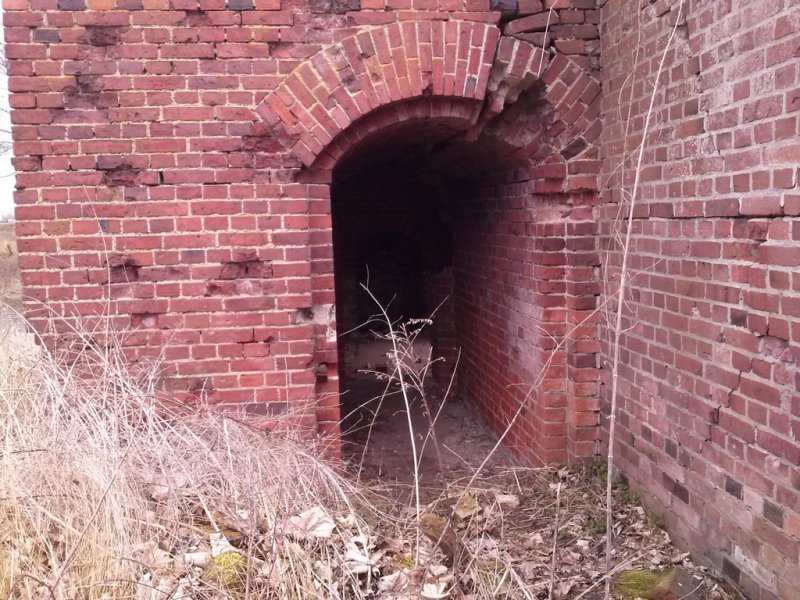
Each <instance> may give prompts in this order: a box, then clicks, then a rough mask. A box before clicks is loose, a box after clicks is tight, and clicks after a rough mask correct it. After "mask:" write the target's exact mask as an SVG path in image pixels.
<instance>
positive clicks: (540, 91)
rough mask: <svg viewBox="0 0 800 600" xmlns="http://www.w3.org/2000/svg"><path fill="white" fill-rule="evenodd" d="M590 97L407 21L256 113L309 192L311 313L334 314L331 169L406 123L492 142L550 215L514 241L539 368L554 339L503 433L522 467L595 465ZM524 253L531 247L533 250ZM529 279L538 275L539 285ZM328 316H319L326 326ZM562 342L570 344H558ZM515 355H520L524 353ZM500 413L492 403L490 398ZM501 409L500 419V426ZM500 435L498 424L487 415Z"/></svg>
mask: <svg viewBox="0 0 800 600" xmlns="http://www.w3.org/2000/svg"><path fill="white" fill-rule="evenodd" d="M599 92H600V86H599V84H598V83H597V81H596V79H595V78H594V77H593V76H592V75H591V74H590V73H589V72H587V71H586V70H585V69H583V68H582V67H581V66H580V65H579V64H578V63H576V62H575V61H574V60H572V59H570V58H568V57H566V56H563V55H555V56H552V57H551V56H550V55H549V54H547V53H545V52H543V51H542V50H541V49H539V48H536V47H534V46H532V45H531V44H529V43H527V42H525V41H522V40H520V39H517V38H511V37H504V36H501V34H500V31H499V29H498V28H497V27H495V26H493V25H490V24H486V23H481V22H471V21H457V20H453V21H447V22H443V21H421V20H420V21H406V22H400V23H392V24H389V25H386V26H378V27H369V28H365V29H363V30H361V31H358V32H356V33H352V34H351V35H348V36H347V37H345V38H343V39H342V40H341V41H339V42H337V43H335V44H332V45H330V46H327V47H325V48H323V49H322V50H320V51H318V52H317V53H316V54H315V55H313V56H311V57H310V58H309V59H307V60H306V61H304V62H303V63H301V64H300V65H299V66H298V67H296V68H295V70H294V71H293V72H292V73H291V74H290V75H288V76H287V77H286V78H285V80H284V82H283V83H282V84H281V85H280V86H278V87H277V88H276V89H275V90H273V91H272V92H270V93H269V94H267V96H266V97H265V98H264V100H263V102H262V103H261V104H260V105H259V107H258V112H259V114H260V115H261V116H262V117H263V119H264V121H265V125H264V126H263V127H264V131H262V134H265V135H267V136H270V137H271V138H272V139H275V140H278V141H280V143H281V145H282V146H283V147H284V148H285V150H286V152H287V153H288V155H289V156H290V157H291V158H292V160H291V162H292V163H293V164H294V165H295V167H299V170H297V171H296V173H297V175H296V177H297V181H299V182H304V183H305V184H309V185H308V186H307V190H308V191H307V193H308V195H309V199H310V200H311V203H310V207H309V208H310V213H311V214H310V216H311V219H312V222H313V223H315V225H316V226H315V227H313V228H312V229H313V231H312V232H311V237H312V240H314V242H313V244H312V250H311V251H312V257H313V259H312V300H313V303H314V305H315V306H318V307H322V308H321V311H322V312H325V311H326V310H328V311H329V310H330V309H328V308H325V307H331V306H333V303H334V301H335V298H334V296H335V294H334V286H333V281H334V277H333V261H332V253H331V252H332V251H331V248H332V244H333V236H332V229H331V224H332V220H331V198H330V194H331V191H330V185H329V184H330V183H331V181H332V178H333V172H334V169H335V168H336V167H337V165H340V164H341V162H342V161H343V159H344V158H346V157H347V155H348V154H349V153H350V152H351V151H353V150H354V149H358V148H361V149H363V147H364V146H363V145H364V144H365V143H369V140H370V139H373V140H374V139H376V138H377V139H381V138H382V139H384V140H385V139H386V136H385V133H386V131H391V130H392V129H393V128H402V127H403V126H405V125H407V124H409V123H411V122H414V121H429V122H434V121H436V122H446V123H447V124H448V126H449V127H450V128H451V129H452V130H453V131H455V132H458V135H459V136H460V137H461V138H463V139H465V140H468V141H469V140H473V141H474V140H479V139H481V138H483V139H484V140H492V139H493V140H502V143H503V144H504V145H505V146H506V147H509V148H511V150H512V152H513V158H514V160H517V161H518V162H519V164H521V165H523V169H522V170H523V171H524V175H522V180H520V182H518V183H516V184H515V185H517V186H519V187H524V188H525V189H526V190H528V191H527V192H526V193H527V194H529V198H532V199H534V200H536V199H538V200H543V202H542V205H543V206H544V205H548V206H551V207H559V208H558V209H557V210H556V209H552V208H548V209H543V211H542V212H541V214H539V213H538V212H537V216H536V217H535V219H534V222H531V223H530V225H528V226H527V230H526V235H527V236H529V239H530V240H534V241H535V244H534V245H533V246H532V247H531V248H530V252H531V253H532V254H531V256H532V257H533V258H532V260H534V263H533V264H535V265H539V266H538V267H536V269H537V274H536V275H534V276H533V278H532V279H531V281H530V283H529V285H530V286H532V288H531V293H532V294H533V296H534V297H535V300H532V302H533V303H534V304H535V305H536V306H537V307H538V308H536V313H535V314H536V317H535V318H536V319H538V321H537V323H538V324H533V325H531V324H530V323H527V324H526V323H522V324H521V326H522V327H526V326H531V327H533V328H536V327H538V328H539V329H540V330H541V331H539V332H537V333H535V334H533V333H531V334H530V337H532V338H536V337H537V336H539V337H540V343H539V345H540V348H539V349H538V350H536V351H535V352H536V353H537V355H538V354H541V357H540V358H538V359H537V360H539V362H540V363H544V362H545V360H546V359H545V355H548V356H549V353H550V352H551V350H552V348H550V347H549V344H550V341H552V340H563V344H564V345H563V346H559V348H560V350H559V352H558V355H557V356H556V359H555V361H554V362H552V363H547V364H548V365H549V366H548V369H547V375H546V377H544V379H543V384H542V387H543V391H542V393H541V397H540V398H538V399H537V400H536V402H535V409H534V410H532V412H531V414H529V415H527V416H526V417H525V418H526V419H528V424H527V425H526V426H525V427H527V429H525V428H521V429H520V431H519V432H515V434H514V435H515V436H516V439H515V442H514V443H515V444H517V445H519V446H520V447H524V448H527V449H528V450H526V452H529V453H530V456H531V457H532V458H533V460H534V462H547V461H566V460H580V459H581V458H582V457H587V456H593V455H594V452H595V449H596V442H597V439H598V431H599V430H598V428H597V424H598V404H597V399H596V398H597V395H596V379H597V371H596V352H597V348H596V341H595V337H594V336H595V333H594V321H593V320H591V319H590V318H589V319H588V320H587V318H588V317H589V316H590V315H591V313H592V311H593V310H594V308H595V306H596V295H597V293H598V290H597V286H596V281H595V279H596V268H595V267H596V264H597V261H598V259H597V254H596V251H595V244H596V240H595V234H596V227H595V224H594V221H593V219H592V215H591V207H592V205H593V204H594V202H595V201H596V190H597V181H596V175H597V172H598V169H599V160H598V154H597V149H596V146H595V141H596V139H597V137H598V135H599V133H600V121H599ZM531 243H533V242H531ZM539 271H541V272H542V273H545V274H544V275H539V274H538V273H539ZM327 314H330V313H327ZM567 332H571V334H570V335H572V336H573V337H574V338H575V339H573V340H568V339H566V337H565V336H567V335H568V333H567ZM329 333H330V332H329V330H328V329H327V328H325V327H323V328H320V331H319V332H318V334H317V335H316V336H315V359H314V362H315V364H318V365H320V366H321V370H320V373H322V374H323V376H322V377H319V376H318V378H317V384H316V389H317V392H316V397H317V411H316V413H317V423H318V428H319V430H320V431H321V432H337V431H338V399H337V392H338V391H339V389H338V386H339V382H338V378H337V376H336V369H332V368H331V367H332V366H333V365H335V364H336V363H337V361H338V354H337V347H336V342H335V339H332V338H331V337H330V335H329ZM524 344H529V340H526V341H525V342H524ZM501 401H502V399H501ZM507 413H508V410H506V413H505V414H506V416H507ZM494 417H496V418H497V421H496V423H497V426H498V427H500V428H502V427H503V423H502V420H503V418H505V417H504V415H502V414H498V415H495V416H494Z"/></svg>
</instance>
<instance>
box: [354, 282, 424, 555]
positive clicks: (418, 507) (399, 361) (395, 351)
mask: <svg viewBox="0 0 800 600" xmlns="http://www.w3.org/2000/svg"><path fill="white" fill-rule="evenodd" d="M361 287H362V288H363V289H364V291H365V292H367V294H369V297H370V298H372V300H373V302H375V304H376V305H377V306H378V310H380V312H381V315H382V316H383V319H384V322H385V323H386V325H387V326H388V327H389V339H390V340H391V342H392V355H393V357H394V361H395V371H396V373H397V378H398V381H399V383H400V392H401V393H402V394H403V403H404V404H405V407H406V418H407V420H408V437H409V439H410V440H411V455H412V457H413V459H414V505H415V506H414V508H415V517H416V521H417V523H419V517H420V514H421V512H422V502H421V501H420V483H419V459H418V455H417V440H416V437H415V433H414V423H413V421H412V420H411V400H410V399H409V397H408V388H407V386H406V380H405V372H404V371H405V369H404V366H403V364H404V363H403V357H401V356H400V350H399V348H398V346H397V335H396V334H395V330H394V324H393V323H392V319H391V318H390V317H389V313H387V312H386V309H385V308H384V307H383V305H382V304H381V303H380V301H379V300H378V299H377V298H376V297H375V296H374V295H373V293H372V292H371V291H370V290H369V288H368V287H367V286H366V285H364V284H361ZM415 535H416V539H415V544H414V565H415V566H417V565H418V564H419V551H420V541H421V534H420V529H419V527H415Z"/></svg>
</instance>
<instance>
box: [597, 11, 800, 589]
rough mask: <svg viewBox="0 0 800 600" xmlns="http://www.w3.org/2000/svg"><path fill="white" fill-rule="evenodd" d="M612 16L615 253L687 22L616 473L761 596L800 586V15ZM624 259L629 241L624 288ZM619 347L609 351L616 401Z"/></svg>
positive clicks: (669, 103)
mask: <svg viewBox="0 0 800 600" xmlns="http://www.w3.org/2000/svg"><path fill="white" fill-rule="evenodd" d="M601 23H602V30H601V41H602V51H601V64H602V69H601V78H602V83H603V94H604V100H603V113H604V127H603V133H602V138H601V147H602V149H603V181H604V183H605V185H604V188H603V189H602V199H603V201H604V205H603V208H602V210H601V211H600V213H599V216H600V227H601V229H602V231H603V234H604V237H605V239H604V241H603V244H602V245H603V247H604V248H605V247H607V245H608V239H607V237H608V235H609V233H611V230H612V226H613V223H614V221H613V219H615V217H616V215H617V211H618V202H619V199H620V195H619V191H620V189H621V187H622V186H623V185H624V186H625V187H626V189H628V190H630V189H631V183H632V178H633V176H634V173H633V171H634V168H633V163H634V160H635V158H636V157H635V153H634V158H633V159H632V160H629V161H627V162H625V161H623V154H624V153H632V152H634V150H635V149H636V145H637V144H638V143H639V141H640V139H641V132H642V127H643V123H644V115H645V113H646V111H647V107H648V105H649V102H650V93H651V90H652V86H653V81H654V77H655V74H656V69H657V68H658V61H659V60H660V58H661V54H662V52H663V49H664V48H665V46H666V42H667V39H668V36H669V34H670V32H671V31H672V29H673V27H674V26H677V28H676V29H675V37H674V39H673V42H672V46H671V47H670V49H669V51H668V52H667V54H666V57H665V61H664V69H663V72H662V75H661V81H660V85H659V91H658V93H657V94H656V96H655V104H654V109H653V113H652V130H651V133H650V134H649V136H648V138H647V145H646V148H645V152H644V156H643V168H642V170H641V188H640V194H639V198H640V202H639V205H638V206H637V208H636V210H635V212H634V222H633V236H632V243H631V246H630V257H629V259H630V267H631V269H632V271H631V279H630V287H631V289H630V291H629V293H628V295H627V307H628V308H629V310H630V312H629V313H627V314H626V318H625V320H624V321H625V322H624V325H623V327H624V334H623V336H622V348H621V364H620V368H619V376H620V387H619V390H620V396H619V398H620V414H619V418H618V421H617V426H618V432H619V438H618V445H619V447H618V449H617V456H618V460H619V466H620V468H621V469H622V471H623V472H624V473H625V474H626V475H627V477H628V478H629V479H630V480H631V482H632V483H633V484H634V485H635V486H636V487H637V488H638V489H640V490H642V492H643V494H644V496H645V498H646V499H647V500H648V501H649V502H650V503H651V505H652V507H653V509H654V510H656V511H658V512H663V514H664V518H665V521H666V523H667V526H668V529H669V530H670V532H671V533H672V534H673V535H674V537H675V538H676V539H678V540H679V541H680V543H682V544H684V545H685V547H687V548H690V549H692V550H693V552H695V553H696V556H697V557H698V558H700V559H702V560H704V561H705V562H706V563H708V564H709V565H711V566H713V567H714V568H715V569H716V570H717V571H719V572H722V573H724V574H725V576H726V577H727V578H728V579H729V580H731V581H732V582H734V583H735V584H737V585H738V586H739V587H740V588H741V589H742V590H743V591H744V592H745V593H746V594H747V596H748V597H749V598H754V599H758V598H760V599H762V600H766V599H776V598H781V599H783V598H798V597H800V596H799V595H798V594H799V593H800V592H798V590H800V566H798V549H799V548H800V371H798V361H799V360H800V270H798V267H800V219H799V218H798V215H800V191H799V190H798V163H800V142H799V141H798V140H799V139H800V137H799V136H800V128H798V123H800V110H799V109H800V86H799V84H800V79H798V69H800V60H798V57H799V56H800V54H799V52H800V33H799V32H800V10H798V6H797V3H796V2H792V1H782V0H765V1H758V2H746V1H738V2H732V1H730V0H724V1H720V2H699V1H691V2H688V1H687V2H683V3H681V2H666V1H663V0H658V1H657V2H625V1H620V0H609V1H608V2H607V3H605V6H603V8H602V19H601ZM639 36H641V39H640V45H639V47H640V48H641V50H640V52H639V53H638V54H636V53H635V52H634V51H633V49H634V48H636V46H637V37H639ZM629 109H632V112H631V114H632V115H633V118H632V119H631V121H630V123H626V122H625V120H624V119H621V118H620V115H623V116H624V115H626V114H628V111H629ZM626 128H627V129H626ZM626 133H627V136H626ZM623 164H624V165H625V171H624V172H623V170H622V169H621V167H622V165H623ZM620 258H621V255H620V252H619V247H618V246H616V245H612V251H611V253H610V254H609V255H608V257H607V260H606V261H605V263H604V273H603V280H604V281H606V282H607V284H608V286H609V289H612V290H613V289H614V286H615V285H616V282H617V281H618V279H617V276H618V270H619V266H620ZM608 336H609V332H607V331H605V332H602V331H601V336H600V337H601V339H604V340H606V341H608V340H609V337H608ZM610 356H611V348H610V346H609V345H608V343H605V344H604V347H603V361H602V363H603V364H604V365H606V366H605V367H604V369H603V378H602V380H603V385H602V397H603V400H604V404H603V405H604V407H605V409H606V413H607V407H608V402H607V401H608V399H609V391H610V383H611V379H610V371H609V369H608V368H607V365H608V363H609V361H610Z"/></svg>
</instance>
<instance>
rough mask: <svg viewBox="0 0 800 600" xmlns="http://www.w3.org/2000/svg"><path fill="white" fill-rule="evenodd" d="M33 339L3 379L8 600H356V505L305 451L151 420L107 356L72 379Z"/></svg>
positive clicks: (87, 355)
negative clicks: (349, 557)
mask: <svg viewBox="0 0 800 600" xmlns="http://www.w3.org/2000/svg"><path fill="white" fill-rule="evenodd" d="M27 335H28V334H25V333H23V332H22V331H21V330H20V329H19V328H16V327H7V329H6V339H5V343H4V348H5V349H6V351H5V352H4V356H3V357H2V365H1V366H0V378H2V380H1V381H0V422H2V423H3V424H4V428H3V431H2V433H1V434H0V439H2V454H0V498H2V502H0V597H3V598H9V597H16V598H50V599H53V600H55V599H59V600H60V599H62V598H64V599H66V598H153V599H155V598H167V597H181V596H180V595H178V596H169V594H176V593H181V594H183V597H184V598H188V597H193V598H216V597H220V598H221V597H230V598H234V597H253V598H312V597H317V595H320V597H323V596H327V595H328V594H327V592H326V591H325V590H326V589H327V588H330V589H336V590H337V594H336V596H337V597H341V598H353V597H356V598H358V597H361V592H360V588H361V586H362V581H361V578H360V576H359V575H358V573H357V572H356V571H357V569H348V568H346V566H345V565H346V557H345V554H346V553H347V552H348V550H350V549H351V548H350V547H351V546H353V545H354V544H356V545H357V544H358V539H359V534H360V533H361V532H360V524H359V521H358V519H356V517H355V515H354V511H353V509H352V507H351V504H350V493H351V492H352V489H351V488H350V486H349V484H348V483H347V481H346V480H345V479H343V478H342V476H341V475H340V474H338V473H337V472H336V471H335V470H333V469H332V468H331V467H330V466H328V465H326V464H325V463H323V462H322V461H320V460H318V458H317V457H316V456H314V455H313V454H312V453H310V452H309V451H308V450H307V448H306V447H305V445H302V444H301V443H299V442H297V441H295V440H293V439H292V438H291V436H289V435H288V434H286V435H277V434H267V433H264V432H261V431H255V430H252V429H251V428H249V427H248V426H246V425H244V424H241V423H238V422H236V421H234V420H232V419H230V418H226V417H223V416H220V415H218V414H214V413H213V412H211V411H208V410H203V409H197V410H193V411H191V412H187V411H186V410H185V409H183V410H181V411H180V412H177V411H171V410H169V409H168V407H165V406H157V404H156V402H155V401H154V399H155V393H154V382H155V380H156V376H157V372H156V371H155V370H154V369H152V368H150V369H147V368H140V369H137V370H135V371H134V370H130V369H129V368H128V367H127V366H126V365H125V363H124V362H123V361H122V360H121V359H120V356H119V355H118V354H117V352H116V349H115V347H114V346H113V345H111V346H110V347H109V348H97V347H95V346H93V345H92V344H91V343H89V342H90V340H89V338H88V337H87V338H86V340H85V341H86V344H85V349H84V351H83V353H82V354H81V355H80V356H79V357H77V358H78V360H77V361H75V362H73V363H71V364H70V365H66V364H59V363H56V362H54V361H53V360H52V359H50V358H49V357H48V355H47V354H46V353H44V352H41V351H38V350H37V349H36V348H35V347H34V346H33V345H32V344H31V343H30V341H29V340H28V339H26V336H27ZM12 349H13V350H12ZM315 507H323V508H322V510H316V511H312V512H311V513H308V514H306V515H304V518H301V519H298V515H302V514H303V513H304V512H305V511H308V510H309V509H315ZM293 518H294V520H292V519H293ZM334 519H337V521H336V523H337V524H336V526H334V527H332V528H330V530H328V524H329V523H331V524H332V523H334V521H333V520H334ZM229 544H234V546H230V545H229ZM214 546H217V547H214ZM351 554H354V552H351ZM318 564H323V565H332V566H336V568H330V569H328V570H323V571H320V570H319V569H318Z"/></svg>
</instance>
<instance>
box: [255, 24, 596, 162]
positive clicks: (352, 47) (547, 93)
mask: <svg viewBox="0 0 800 600" xmlns="http://www.w3.org/2000/svg"><path fill="white" fill-rule="evenodd" d="M539 81H541V82H542V83H543V84H544V99H545V100H546V102H547V103H548V104H549V105H550V106H552V107H553V108H555V109H556V110H557V112H558V113H559V114H560V115H562V116H563V117H565V118H564V119H563V120H564V121H565V122H564V123H563V124H562V126H561V129H560V130H561V131H564V132H566V135H565V136H564V137H566V138H568V139H567V140H566V142H560V143H562V144H563V143H570V142H572V141H573V140H574V139H576V138H577V137H578V136H581V135H583V134H584V133H585V132H586V131H588V130H590V128H589V123H588V122H586V120H585V119H578V118H577V117H573V118H569V117H570V116H572V115H575V114H576V113H577V112H580V111H583V110H586V109H588V108H591V106H590V105H592V104H593V103H595V101H596V100H597V97H598V96H599V84H598V83H597V82H596V80H595V79H594V78H593V77H591V76H590V75H589V74H587V73H585V71H584V69H583V68H581V67H580V66H579V65H577V64H576V63H575V62H574V61H572V60H571V59H569V58H567V57H565V56H562V55H556V56H555V57H552V58H551V56H550V55H549V54H548V53H547V52H545V51H544V50H542V49H541V48H537V47H535V46H533V45H531V44H529V43H527V42H525V41H522V40H519V39H517V38H511V37H504V36H501V32H500V29H499V28H498V27H496V26H495V25H492V24H490V23H485V22H480V21H467V20H448V21H441V20H408V21H397V22H393V23H390V24H387V25H380V26H369V27H364V28H362V29H361V30H360V31H358V32H356V33H353V34H351V35H348V36H347V37H344V38H343V39H342V40H340V41H339V42H337V43H335V44H331V45H329V46H326V47H325V48H322V49H321V50H319V51H318V52H317V53H316V54H314V55H313V56H312V57H310V58H309V59H307V60H305V61H304V62H302V63H301V64H300V65H299V66H298V67H297V68H296V69H295V70H294V71H292V72H291V73H290V74H289V75H288V76H287V77H286V78H285V79H284V80H283V81H282V82H281V84H280V85H279V86H278V87H277V88H276V89H274V90H273V91H271V92H270V93H269V94H267V96H266V97H265V98H264V100H263V102H262V103H261V104H260V106H259V107H258V113H259V114H260V115H261V116H262V117H263V118H264V120H265V121H266V122H267V123H268V124H269V125H270V126H271V127H273V128H279V130H282V132H281V133H282V135H280V136H279V137H280V139H281V140H282V143H283V144H284V145H285V146H286V147H287V149H288V150H289V152H290V153H291V154H292V155H293V156H294V157H295V158H296V159H297V160H298V161H299V162H300V163H301V164H303V165H304V166H306V167H308V166H311V165H312V164H313V163H314V162H315V160H316V159H317V157H318V156H319V155H320V154H321V153H322V152H323V151H324V150H325V148H326V147H327V146H328V145H329V144H331V142H332V141H333V140H334V139H335V138H336V137H337V136H338V135H339V134H341V133H342V132H343V131H344V130H346V129H347V128H348V127H349V126H350V125H351V124H353V123H354V122H355V121H357V120H358V119H360V118H362V117H364V116H365V115H367V114H369V113H371V112H372V111H374V110H375V109H378V108H382V107H385V106H388V105H391V104H396V103H399V102H402V101H405V100H410V99H415V98H424V97H428V96H430V97H440V98H452V99H459V100H468V101H473V102H475V103H476V104H478V105H480V107H481V108H480V110H479V111H478V112H477V113H476V116H475V119H474V120H475V134H476V135H477V134H478V133H479V132H480V131H481V129H482V128H483V126H484V125H485V124H486V123H487V122H488V121H490V120H492V119H494V118H495V117H496V116H498V115H499V114H500V113H501V112H502V111H503V109H504V107H505V105H506V104H513V103H514V102H516V100H517V98H518V97H519V94H520V93H521V92H522V91H524V90H526V89H528V88H530V87H531V86H532V85H533V84H534V83H536V82H539ZM595 89H596V92H594V91H593V90H595ZM576 92H577V93H576ZM598 107H599V104H598ZM588 112H589V114H592V112H594V113H595V114H594V115H593V116H596V113H597V112H599V111H598V110H597V109H596V108H595V109H594V110H593V111H592V110H589V111H588ZM571 113H572V114H571ZM595 129H596V130H597V132H599V128H595ZM590 135H591V136H592V139H588V137H587V136H586V135H583V137H584V138H585V139H584V141H585V142H587V143H590V142H592V141H593V137H596V135H594V134H593V133H591V131H590ZM559 137H561V136H559ZM587 143H584V144H583V147H585V146H586V145H587Z"/></svg>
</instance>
